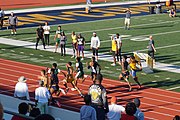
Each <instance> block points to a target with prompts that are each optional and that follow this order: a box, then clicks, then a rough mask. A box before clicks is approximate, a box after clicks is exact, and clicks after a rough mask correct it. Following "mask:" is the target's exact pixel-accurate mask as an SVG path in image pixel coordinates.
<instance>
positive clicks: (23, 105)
mask: <svg viewBox="0 0 180 120" xmlns="http://www.w3.org/2000/svg"><path fill="white" fill-rule="evenodd" d="M28 108H29V107H28V104H27V103H25V102H22V103H20V104H19V106H18V111H19V114H23V115H26V114H27V112H28ZM11 120H26V119H25V118H22V117H19V116H15V115H14V116H13V117H12V119H11Z"/></svg>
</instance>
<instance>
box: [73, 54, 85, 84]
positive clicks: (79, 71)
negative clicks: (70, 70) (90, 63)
mask: <svg viewBox="0 0 180 120" xmlns="http://www.w3.org/2000/svg"><path fill="white" fill-rule="evenodd" d="M76 62H77V63H76V71H77V74H76V76H75V85H76V86H77V81H78V80H79V79H81V82H82V83H83V82H84V81H85V79H86V78H87V76H86V75H84V71H83V64H82V62H81V59H80V57H77V58H76Z"/></svg>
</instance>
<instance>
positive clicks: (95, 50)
mask: <svg viewBox="0 0 180 120" xmlns="http://www.w3.org/2000/svg"><path fill="white" fill-rule="evenodd" d="M92 51H93V55H94V56H98V49H96V48H92Z"/></svg>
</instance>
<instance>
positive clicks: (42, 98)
mask: <svg viewBox="0 0 180 120" xmlns="http://www.w3.org/2000/svg"><path fill="white" fill-rule="evenodd" d="M48 99H50V93H49V91H48V89H47V88H46V87H38V88H36V90H35V100H37V101H38V102H40V103H47V102H48Z"/></svg>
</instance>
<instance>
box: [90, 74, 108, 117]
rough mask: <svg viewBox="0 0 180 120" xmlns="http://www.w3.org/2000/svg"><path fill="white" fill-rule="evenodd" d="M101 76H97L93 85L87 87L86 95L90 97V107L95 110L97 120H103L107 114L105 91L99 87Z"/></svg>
mask: <svg viewBox="0 0 180 120" xmlns="http://www.w3.org/2000/svg"><path fill="white" fill-rule="evenodd" d="M102 80H103V76H102V75H101V74H97V76H96V80H95V84H92V85H91V86H90V87H89V92H88V94H89V95H91V102H92V107H94V108H95V109H96V113H97V114H96V115H97V120H105V119H106V115H107V113H108V112H109V108H108V102H107V96H106V89H105V88H104V87H103V86H102V85H101V82H102Z"/></svg>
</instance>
